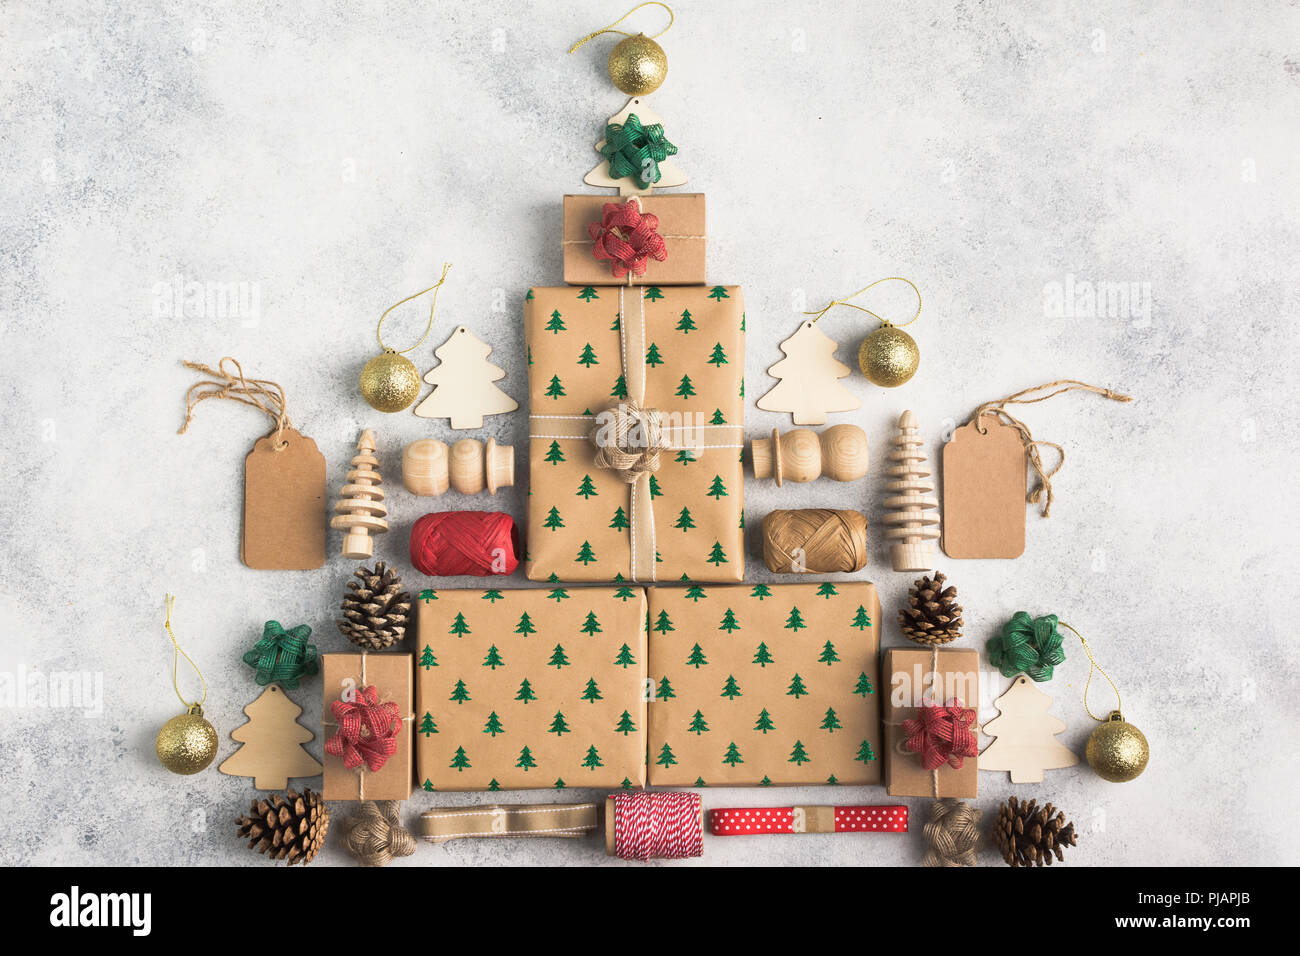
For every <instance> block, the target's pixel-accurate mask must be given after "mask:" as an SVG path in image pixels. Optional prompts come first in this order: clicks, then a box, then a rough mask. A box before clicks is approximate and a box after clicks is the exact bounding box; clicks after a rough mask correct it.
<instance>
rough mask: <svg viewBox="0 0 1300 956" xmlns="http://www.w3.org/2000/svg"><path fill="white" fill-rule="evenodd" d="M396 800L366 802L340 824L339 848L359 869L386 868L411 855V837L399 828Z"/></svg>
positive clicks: (398, 811)
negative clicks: (345, 850)
mask: <svg viewBox="0 0 1300 956" xmlns="http://www.w3.org/2000/svg"><path fill="white" fill-rule="evenodd" d="M401 809H402V803H401V801H400V800H366V801H365V802H363V803H362V804H361V805H359V806H358V807H357V810H356V813H354V814H353V815H352V816H350V817H348V818H347V819H346V820H344V821H343V845H344V846H345V847H346V848H347V851H348V852H349V853H350V854H352V856H353V857H355V858H356V860H357V862H358V863H360V864H361V865H362V866H387V865H388V864H389V863H391V862H393V860H394V859H395V858H396V857H399V856H410V855H411V854H412V853H414V852H415V837H413V836H411V833H410V831H409V830H407V829H406V827H404V826H402V823H401V818H400V816H399V814H400V812H401Z"/></svg>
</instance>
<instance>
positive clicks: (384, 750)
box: [325, 684, 402, 773]
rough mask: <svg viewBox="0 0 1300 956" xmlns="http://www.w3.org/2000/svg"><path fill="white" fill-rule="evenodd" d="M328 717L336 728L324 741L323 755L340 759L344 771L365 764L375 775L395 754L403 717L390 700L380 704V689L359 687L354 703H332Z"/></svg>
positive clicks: (340, 701) (341, 701)
mask: <svg viewBox="0 0 1300 956" xmlns="http://www.w3.org/2000/svg"><path fill="white" fill-rule="evenodd" d="M330 714H332V715H333V717H334V722H335V723H336V724H338V728H339V729H338V732H337V733H336V734H335V735H334V736H333V737H331V738H330V739H329V740H327V741H326V742H325V752H326V753H327V754H330V755H331V756H334V757H342V758H343V766H344V767H346V768H347V769H349V770H355V769H357V767H360V766H361V765H362V764H363V763H364V764H365V765H366V769H367V770H369V771H370V772H371V773H376V772H378V771H379V770H380V769H381V768H382V767H383V766H384V764H385V763H387V762H388V758H389V757H391V756H392V755H393V754H395V753H397V739H396V738H397V732H398V731H399V730H401V728H402V718H401V716H400V715H399V714H398V712H397V704H396V703H394V702H393V701H391V700H390V701H386V702H385V703H382V704H381V703H379V689H378V688H377V687H375V686H374V685H373V684H372V685H370V686H368V687H362V688H360V689H359V690H358V691H357V695H356V698H355V699H354V700H351V701H344V700H336V701H334V702H333V703H331V704H330Z"/></svg>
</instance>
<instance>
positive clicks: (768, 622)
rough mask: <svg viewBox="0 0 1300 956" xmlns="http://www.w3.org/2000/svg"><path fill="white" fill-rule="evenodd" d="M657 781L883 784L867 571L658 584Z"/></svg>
mask: <svg viewBox="0 0 1300 956" xmlns="http://www.w3.org/2000/svg"><path fill="white" fill-rule="evenodd" d="M649 604H650V639H649V641H650V677H651V680H652V681H653V682H654V687H653V690H654V696H653V697H652V698H651V702H650V705H649V711H650V714H649V719H650V741H649V743H650V747H649V753H648V762H649V779H650V783H651V785H653V786H661V787H692V786H694V787H703V786H709V787H713V786H772V785H783V784H784V785H793V784H827V783H829V784H875V783H879V782H880V778H881V761H880V759H879V754H880V750H881V737H880V702H879V700H880V694H879V693H878V690H877V684H878V678H879V671H878V662H879V653H878V652H879V620H880V599H879V597H878V595H877V594H876V588H875V586H874V585H872V584H869V583H867V582H863V581H837V582H834V583H832V582H823V583H820V584H773V585H768V584H758V585H752V586H751V585H742V586H739V587H736V586H730V587H727V586H722V587H718V586H709V587H706V586H704V585H701V584H692V585H691V586H690V587H684V588H651V589H650V590H649Z"/></svg>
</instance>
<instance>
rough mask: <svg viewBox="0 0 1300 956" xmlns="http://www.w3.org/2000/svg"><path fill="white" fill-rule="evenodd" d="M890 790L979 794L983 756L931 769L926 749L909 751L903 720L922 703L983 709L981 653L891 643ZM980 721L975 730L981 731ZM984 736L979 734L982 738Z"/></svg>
mask: <svg viewBox="0 0 1300 956" xmlns="http://www.w3.org/2000/svg"><path fill="white" fill-rule="evenodd" d="M885 674H886V675H887V676H888V681H889V683H888V685H887V686H886V687H885V688H884V694H885V704H884V706H885V789H886V790H887V791H888V793H889V795H890V796H891V797H961V798H971V797H976V796H978V795H979V786H978V784H979V758H978V757H977V756H969V757H964V758H962V759H961V767H960V769H958V768H955V767H953V766H951V765H950V764H948V763H944V764H943V765H941V766H939V767H936V768H934V769H931V770H927V769H926V768H925V767H924V766H922V759H921V754H920V753H916V752H912V751H909V750H908V749H907V747H906V741H907V738H908V733H907V730H906V729H905V728H904V726H903V722H904V721H906V720H909V719H914V718H915V717H916V716H917V713H918V710H919V708H920V706H921V704H922V703H926V704H931V705H938V706H942V705H945V704H954V705H956V706H958V707H961V708H969V709H971V710H973V711H975V712H976V713H978V711H979V653H978V652H977V651H974V650H967V649H960V650H959V649H950V650H940V649H938V648H931V649H925V648H919V647H918V648H910V647H891V648H890V649H889V650H887V651H885ZM978 730H979V728H978V726H977V725H976V723H975V722H974V721H972V722H971V724H970V731H971V733H972V734H977V733H978ZM976 739H978V738H976Z"/></svg>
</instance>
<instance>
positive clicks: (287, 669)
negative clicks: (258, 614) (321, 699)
mask: <svg viewBox="0 0 1300 956" xmlns="http://www.w3.org/2000/svg"><path fill="white" fill-rule="evenodd" d="M309 637H311V628H310V627H308V626H307V625H306V624H299V625H298V626H297V627H294V628H290V629H289V630H287V631H286V630H285V629H284V628H283V627H281V626H280V622H279V621H267V622H266V626H265V627H264V628H263V629H262V639H261V640H260V641H258V642H257V643H256V644H254V645H253V649H252V650H251V651H249V652H248V653H246V654H245V655H244V663H245V664H247V665H248V666H250V667H252V668H255V669H256V671H257V676H256V678H255V679H256V680H257V683H258V684H261V685H263V686H265V685H266V684H269V683H271V682H272V681H274V682H276V683H277V684H279V685H280V686H281V687H287V688H288V689H289V690H293V689H294V688H296V687H297V686H298V681H299V680H300V679H301V678H303V677H310V676H312V675H314V674H316V673H317V672H318V671H319V670H320V665H319V664H318V663H317V659H316V658H317V656H318V655H317V652H316V645H315V644H310V643H308V641H307V638H309Z"/></svg>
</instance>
